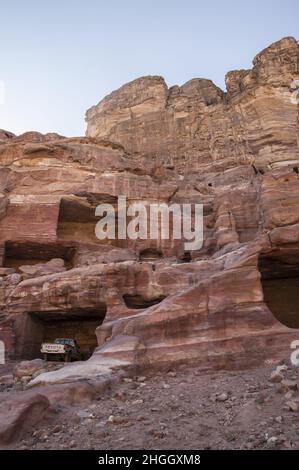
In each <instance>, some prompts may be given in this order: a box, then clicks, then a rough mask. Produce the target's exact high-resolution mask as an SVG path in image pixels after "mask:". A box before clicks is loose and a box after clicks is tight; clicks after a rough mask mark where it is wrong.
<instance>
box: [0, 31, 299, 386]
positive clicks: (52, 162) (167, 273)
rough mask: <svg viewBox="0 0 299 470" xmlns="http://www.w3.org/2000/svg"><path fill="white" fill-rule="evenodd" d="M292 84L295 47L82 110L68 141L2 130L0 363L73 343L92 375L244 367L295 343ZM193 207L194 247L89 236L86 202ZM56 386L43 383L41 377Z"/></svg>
mask: <svg viewBox="0 0 299 470" xmlns="http://www.w3.org/2000/svg"><path fill="white" fill-rule="evenodd" d="M298 79H299V47H298V43H297V41H296V40H295V39H293V38H285V39H282V40H281V41H279V42H277V43H275V44H273V45H271V46H270V47H268V48H267V49H265V50H264V51H262V52H261V53H260V54H258V55H257V56H256V57H255V59H254V61H253V68H252V69H251V70H239V71H233V72H230V73H228V74H227V76H226V84H227V92H223V91H221V90H220V89H219V88H218V87H217V86H215V85H214V84H213V83H212V82H211V81H210V80H205V79H193V80H191V81H189V82H187V83H186V84H184V85H183V86H181V87H179V86H174V87H172V88H169V89H168V87H167V85H166V84H165V81H164V80H163V78H161V77H144V78H140V79H137V80H135V81H133V82H131V83H129V84H127V85H124V86H123V87H121V88H120V89H119V90H117V91H114V92H113V93H111V95H109V96H107V97H106V98H104V100H103V101H101V102H100V103H99V104H98V105H97V106H94V107H92V108H91V109H90V110H88V111H87V115H86V120H87V133H86V137H82V138H64V137H61V136H58V135H56V134H47V135H41V134H38V133H33V132H30V133H27V134H24V135H23V136H18V137H16V136H14V135H13V134H11V133H9V132H5V131H0V159H1V160H0V161H1V170H0V185H1V188H0V192H1V193H0V219H1V220H0V237H1V240H0V243H1V245H0V246H1V259H2V265H1V266H2V267H0V275H1V285H0V292H1V301H0V302H1V313H0V340H2V341H4V342H5V345H6V354H7V356H8V357H10V358H18V359H34V358H37V357H39V348H40V343H41V342H42V341H43V340H45V339H47V340H51V339H54V338H55V337H69V336H70V337H75V338H76V339H77V341H78V342H79V343H80V345H81V348H82V351H83V353H84V354H85V357H86V359H87V358H89V357H90V356H91V357H90V359H88V360H87V362H85V363H80V364H77V363H74V364H72V365H70V366H68V367H65V368H63V369H60V370H59V371H58V372H53V373H46V374H42V375H41V376H39V377H37V378H36V379H34V381H33V382H34V383H46V382H51V383H52V382H53V381H54V382H55V381H56V380H57V381H59V382H63V381H69V380H71V379H72V378H75V377H76V378H78V377H82V376H83V377H84V376H86V377H87V376H92V375H96V374H99V370H100V366H102V367H103V368H104V370H105V372H107V370H109V368H110V367H112V368H113V367H123V366H134V367H139V368H145V367H156V366H158V367H161V366H167V365H169V364H170V363H178V362H184V363H187V362H188V363H194V364H198V365H199V366H200V367H203V368H212V367H213V368H227V367H243V366H253V365H256V364H260V363H261V362H262V361H266V360H270V361H271V360H275V359H277V358H279V357H281V356H282V354H284V353H285V352H286V350H289V348H290V342H291V341H292V339H296V338H297V339H298V334H297V331H296V329H293V328H299V311H298V306H297V305H298V302H297V297H296V293H297V292H298V287H299V149H298V104H297V103H296V102H294V100H292V99H291V97H292V92H293V91H294V90H293V88H292V86H291V84H292V83H293V82H294V80H298ZM118 195H125V196H126V197H127V201H128V203H132V202H143V203H145V204H149V203H152V202H165V203H178V204H183V203H186V202H192V203H201V204H203V205H204V245H203V248H202V249H201V250H198V251H192V252H186V250H185V249H184V243H183V241H180V240H172V239H170V240H163V239H160V240H157V241H156V240H150V239H148V240H138V239H137V240H123V239H116V240H112V241H111V240H109V241H101V242H100V241H99V240H98V239H97V238H96V236H95V225H96V222H97V221H98V218H97V217H96V216H95V208H96V206H97V205H98V204H100V203H109V204H112V205H114V206H116V203H117V196H118ZM55 374H56V375H55Z"/></svg>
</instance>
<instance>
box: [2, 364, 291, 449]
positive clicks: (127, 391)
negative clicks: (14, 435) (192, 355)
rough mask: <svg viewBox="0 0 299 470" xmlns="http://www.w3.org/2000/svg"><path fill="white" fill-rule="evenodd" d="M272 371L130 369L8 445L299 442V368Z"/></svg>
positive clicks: (287, 445) (279, 445) (264, 445)
mask: <svg viewBox="0 0 299 470" xmlns="http://www.w3.org/2000/svg"><path fill="white" fill-rule="evenodd" d="M272 371H273V367H264V368H260V369H255V370H250V371H233V372H232V371H219V372H217V373H203V372H202V371H199V370H197V369H196V368H188V369H186V368H180V369H177V370H175V369H173V370H169V371H167V372H164V373H162V372H157V373H151V374H150V375H147V376H144V377H141V376H139V377H134V378H129V377H127V378H125V379H124V380H123V382H122V383H121V384H120V385H118V386H117V388H115V390H112V391H109V392H108V391H107V392H106V393H105V394H104V395H103V396H102V397H100V398H99V399H98V400H97V401H95V402H93V403H91V404H89V405H85V406H80V407H74V408H70V407H57V408H56V409H55V410H53V411H52V412H51V414H50V416H49V417H48V419H47V421H46V422H43V423H42V424H40V426H39V427H38V428H36V429H31V430H29V431H28V432H27V433H26V434H25V435H24V436H23V439H22V440H21V441H19V442H18V443H15V444H13V445H10V446H9V447H8V448H11V449H12V448H15V449H69V448H71V449H98V450H101V449H103V450H110V449H271V448H276V449H298V448H299V426H298V417H299V411H298V412H297V411H296V410H295V411H291V410H290V407H291V408H293V409H294V408H296V406H295V405H296V398H297V396H298V395H299V394H298V392H297V391H290V389H289V387H290V386H291V388H293V389H294V388H295V389H296V383H298V385H299V369H296V368H289V369H288V370H287V371H284V372H283V375H284V379H288V380H291V382H290V383H286V385H284V384H281V383H273V382H271V380H270V376H271V372H272ZM294 382H295V383H294ZM290 400H293V406H290V404H289V401H290ZM298 400H299V398H298ZM294 401H295V405H294ZM6 448H7V447H6Z"/></svg>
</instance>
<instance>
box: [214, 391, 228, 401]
mask: <svg viewBox="0 0 299 470" xmlns="http://www.w3.org/2000/svg"><path fill="white" fill-rule="evenodd" d="M216 400H217V401H221V402H224V401H227V400H228V394H227V393H225V392H224V393H221V394H220V395H217V397H216Z"/></svg>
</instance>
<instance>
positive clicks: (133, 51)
mask: <svg viewBox="0 0 299 470" xmlns="http://www.w3.org/2000/svg"><path fill="white" fill-rule="evenodd" d="M0 21H1V23H0V59H1V62H0V64H1V65H0V82H1V81H2V82H4V83H5V90H6V93H5V98H6V99H5V104H2V105H1V104H0V128H4V129H7V130H11V131H13V132H15V133H17V134H19V133H22V132H25V131H29V130H37V131H40V132H59V133H61V134H64V135H68V136H71V135H83V134H84V132H85V123H84V114H85V111H86V109H87V108H89V107H90V106H92V105H93V104H96V103H97V102H98V101H100V99H102V98H103V97H104V96H105V95H106V94H108V93H110V92H111V91H112V90H114V89H116V88H118V87H119V86H121V85H122V84H124V83H125V82H128V81H130V80H133V79H134V78H137V77H140V76H142V75H162V76H164V77H165V79H166V82H167V84H168V85H169V86H171V85H174V84H179V85H181V84H183V83H184V82H186V81H187V80H189V79H191V78H194V77H203V78H210V79H212V80H213V81H214V82H215V83H216V84H217V85H219V86H221V87H222V88H224V75H225V73H226V72H228V71H229V70H234V69H240V68H249V67H250V66H251V60H252V58H253V56H254V55H255V54H256V53H258V52H259V51H260V50H261V49H263V48H264V47H266V46H268V45H269V44H270V43H272V42H274V41H276V40H278V39H280V38H282V37H284V36H295V37H296V38H297V39H299V2H298V0H259V1H258V0H250V1H242V0H227V1H223V0H214V1H207V0H204V1H201V0H198V1H196V0H180V1H177V0H146V1H145V0H139V1H137V0H123V1H122V0H84V1H83V0H81V1H79V0H51V1H50V0H47V1H40V0H26V1H24V0H19V1H17V0H9V1H7V0H5V1H4V0H0Z"/></svg>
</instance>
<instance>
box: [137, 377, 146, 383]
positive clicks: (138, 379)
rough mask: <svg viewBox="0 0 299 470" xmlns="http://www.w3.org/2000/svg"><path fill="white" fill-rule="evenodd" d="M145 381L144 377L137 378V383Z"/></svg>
mask: <svg viewBox="0 0 299 470" xmlns="http://www.w3.org/2000/svg"><path fill="white" fill-rule="evenodd" d="M145 380H146V377H144V376H140V377H137V382H145Z"/></svg>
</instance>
